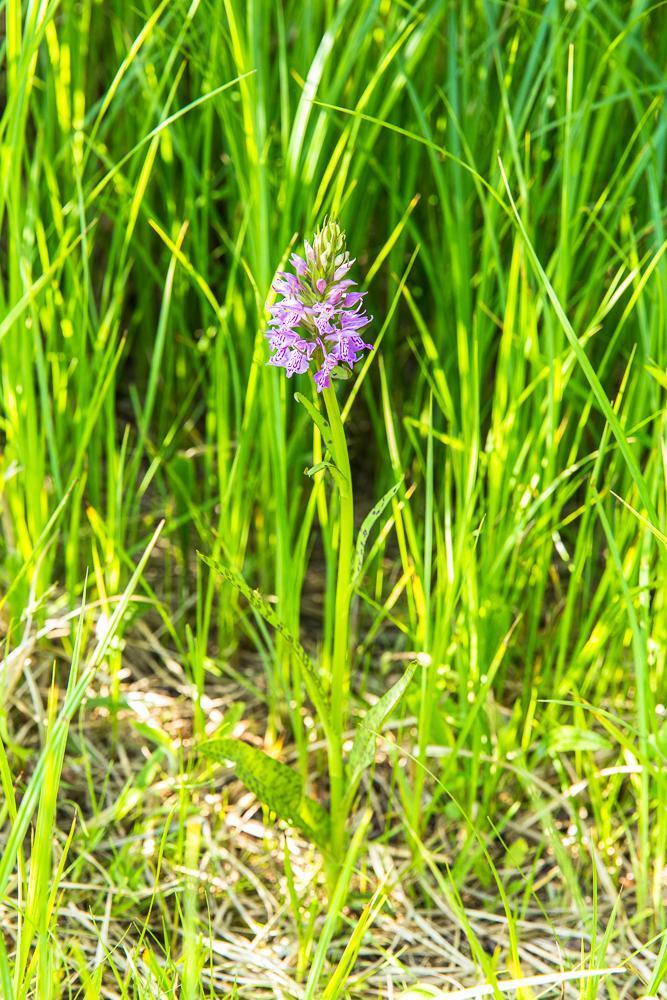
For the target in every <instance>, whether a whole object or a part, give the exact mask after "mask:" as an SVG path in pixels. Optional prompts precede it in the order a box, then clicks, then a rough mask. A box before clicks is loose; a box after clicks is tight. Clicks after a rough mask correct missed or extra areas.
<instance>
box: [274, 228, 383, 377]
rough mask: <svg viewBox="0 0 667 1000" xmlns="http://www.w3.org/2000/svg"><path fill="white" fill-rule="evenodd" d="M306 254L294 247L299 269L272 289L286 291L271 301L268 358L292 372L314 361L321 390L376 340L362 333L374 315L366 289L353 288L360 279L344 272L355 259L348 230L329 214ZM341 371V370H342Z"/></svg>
mask: <svg viewBox="0 0 667 1000" xmlns="http://www.w3.org/2000/svg"><path fill="white" fill-rule="evenodd" d="M304 251H305V259H304V258H303V257H300V256H299V255H298V254H296V253H293V254H292V256H291V257H290V264H291V265H292V267H293V268H294V271H295V272H296V273H294V274H293V273H291V272H289V271H279V272H278V274H277V275H276V277H275V279H274V282H273V289H274V291H275V292H277V293H278V294H279V295H281V296H282V298H281V299H280V301H278V302H275V303H274V304H273V305H272V306H271V307H270V310H269V311H270V313H271V319H270V320H269V329H268V331H267V334H266V336H267V338H268V341H269V347H270V348H271V351H272V352H273V353H272V355H271V357H270V358H269V361H268V364H270V365H275V366H277V367H280V368H284V369H285V371H286V373H287V377H288V378H291V377H292V375H303V374H304V373H305V372H307V371H308V370H310V369H311V367H312V366H313V365H314V367H315V372H314V375H313V377H314V379H315V384H316V386H317V391H318V392H322V390H323V389H328V388H329V386H330V385H331V379H332V378H337V377H341V375H343V374H344V369H343V368H342V366H343V365H347V366H348V367H349V368H350V369H351V368H353V367H354V365H355V364H356V363H357V361H359V359H360V356H361V355H362V354H363V352H364V351H372V350H373V345H372V344H368V343H366V342H365V341H364V340H363V339H362V338H361V337H360V336H359V332H358V331H359V330H362V329H363V328H364V327H365V326H368V324H369V323H370V322H371V320H372V316H368V315H367V313H366V312H365V311H364V295H365V294H366V293H365V292H356V291H351V289H352V288H353V286H354V285H355V284H356V282H354V281H352V280H351V279H349V278H346V277H345V276H346V275H347V274H348V272H349V271H350V269H351V267H352V265H353V264H354V260H351V259H350V255H349V253H348V252H347V250H346V249H345V233H344V232H343V231H342V229H341V228H340V226H339V225H338V223H337V222H335V221H334V220H333V219H329V220H328V221H327V220H326V219H325V221H324V225H323V226H322V228H321V229H319V230H318V231H317V232H316V234H315V237H314V239H313V243H312V246H311V244H310V243H308V241H307V240H305V241H304ZM337 372H338V373H339V374H337Z"/></svg>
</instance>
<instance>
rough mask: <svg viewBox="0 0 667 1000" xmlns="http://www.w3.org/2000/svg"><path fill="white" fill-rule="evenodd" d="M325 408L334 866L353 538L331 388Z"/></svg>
mask: <svg viewBox="0 0 667 1000" xmlns="http://www.w3.org/2000/svg"><path fill="white" fill-rule="evenodd" d="M323 395H324V405H325V406H326V409H327V416H328V418H329V424H330V427H331V436H332V439H333V455H332V459H333V461H334V463H335V465H336V467H337V468H338V471H339V472H340V473H341V476H340V477H338V476H336V482H337V485H338V495H339V497H340V508H339V517H338V566H337V575H336V601H335V612H334V640H333V658H332V664H331V695H330V697H331V730H332V738H331V741H330V749H329V781H330V786H331V787H330V794H331V850H332V854H333V860H334V864H339V863H340V860H341V858H342V856H343V852H344V846H345V821H346V818H347V817H346V815H345V802H344V791H345V789H344V775H343V732H344V729H345V721H346V716H347V701H348V693H349V687H350V667H349V653H350V601H351V598H352V591H351V587H350V582H351V579H352V554H353V544H354V542H353V538H354V501H353V497H352V475H351V472H350V459H349V456H348V452H347V441H346V439H345V430H344V428H343V421H342V419H341V415H340V409H339V407H338V400H337V399H336V393H335V391H334V389H333V388H329V389H325V390H324V393H323Z"/></svg>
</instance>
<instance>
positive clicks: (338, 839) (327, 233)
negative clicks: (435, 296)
mask: <svg viewBox="0 0 667 1000" xmlns="http://www.w3.org/2000/svg"><path fill="white" fill-rule="evenodd" d="M290 263H291V264H292V267H293V271H279V272H278V274H277V275H276V277H275V279H274V282H273V286H272V287H273V290H274V292H275V293H276V294H277V295H278V296H280V298H279V299H277V300H276V301H275V302H274V303H273V304H272V305H270V307H269V312H270V316H271V318H270V320H269V322H268V329H267V333H266V336H267V339H268V342H269V347H270V349H271V352H272V353H271V356H270V358H269V360H268V362H267V363H268V364H269V365H273V366H275V367H280V368H284V369H285V373H286V375H287V377H288V378H292V376H293V375H305V374H307V373H311V374H312V377H313V380H314V384H315V387H316V392H315V393H314V394H313V401H311V400H309V399H308V398H307V397H306V396H304V395H302V394H301V393H299V392H297V393H296V399H297V400H298V401H299V402H300V403H301V404H302V405H303V406H304V407H305V409H306V410H307V412H308V413H309V415H310V417H311V419H312V420H313V422H314V424H315V425H316V426H317V428H318V430H319V433H320V435H321V438H322V441H323V444H324V447H325V448H326V449H327V460H326V461H325V462H323V463H321V467H322V468H324V469H326V470H328V471H329V472H330V473H331V479H332V483H333V486H334V488H335V489H336V490H337V491H338V496H339V504H338V507H337V511H338V514H337V524H335V525H334V524H330V525H329V530H331V531H332V532H333V537H335V538H336V539H337V566H336V593H335V621H334V634H333V650H332V657H331V669H330V676H329V677H328V678H326V681H327V682H328V683H326V684H323V682H322V678H321V676H320V672H319V671H318V670H317V668H316V666H315V664H314V663H313V662H312V660H311V658H310V656H309V655H308V653H307V652H306V650H305V649H304V647H303V646H302V645H301V643H300V641H299V639H298V638H297V637H295V636H294V635H293V634H292V633H291V632H290V631H289V630H288V629H287V627H286V626H285V624H284V623H283V622H282V621H281V619H280V617H279V615H278V614H277V613H276V611H275V609H274V608H273V607H271V606H270V605H268V604H267V603H266V601H264V599H263V598H262V597H261V596H260V594H259V593H258V592H257V591H253V590H251V589H250V587H249V586H248V585H247V583H246V582H245V581H244V580H243V579H242V578H241V577H240V576H239V574H237V573H236V572H235V571H233V570H231V569H230V568H228V567H226V566H222V565H221V564H220V563H219V562H217V561H214V560H211V559H209V558H208V557H205V556H202V558H203V559H204V561H205V562H206V563H207V564H208V565H210V566H211V567H212V568H214V569H215V570H217V572H219V573H220V574H221V575H222V576H223V577H224V578H225V579H226V580H228V581H229V582H230V583H232V584H233V585H234V586H235V587H236V589H237V590H238V591H240V592H241V593H242V594H243V595H244V596H245V597H246V599H247V600H248V601H249V602H250V604H251V606H252V607H253V608H254V610H255V611H256V612H258V613H259V614H260V615H261V616H262V617H263V618H264V619H265V620H266V621H267V622H268V623H269V624H270V625H272V626H273V627H274V628H275V629H276V630H277V631H278V632H279V633H280V634H281V635H282V636H283V638H284V639H285V640H286V641H287V643H288V646H289V647H290V649H291V651H292V654H293V655H294V656H295V658H296V660H297V662H298V664H299V667H300V670H301V674H302V676H303V679H304V682H305V685H306V688H307V690H308V694H309V696H310V699H311V701H312V702H313V706H314V708H315V711H316V713H317V716H318V718H319V722H320V724H321V726H322V729H323V732H324V735H325V738H326V746H327V755H328V767H329V809H328V810H325V809H324V808H323V807H322V806H321V805H320V804H319V803H318V802H316V801H315V800H313V799H311V798H310V797H308V796H307V795H306V794H305V793H304V789H303V786H302V783H301V778H300V776H299V775H298V774H297V773H296V772H295V771H293V770H292V769H291V768H289V767H287V766H286V765H284V764H282V763H280V762H279V761H277V760H275V759H273V758H271V757H269V756H268V755H266V754H264V753H262V752H261V751H259V750H257V749H256V748H254V747H251V746H250V745H249V744H247V743H244V742H242V741H240V740H233V739H213V740H209V741H208V742H207V743H205V744H203V745H202V746H201V748H200V749H201V752H202V753H203V754H204V756H206V757H208V758H210V759H213V760H216V761H219V762H226V761H231V762H232V763H233V765H234V767H235V770H236V773H237V774H238V776H239V777H240V778H241V780H243V781H244V782H245V784H246V785H247V786H248V787H249V788H250V789H251V790H252V791H254V792H255V794H256V795H257V797H258V798H259V799H260V800H261V801H262V802H263V803H264V804H265V805H267V806H268V807H269V808H270V809H271V810H273V812H275V813H276V814H277V815H278V816H279V817H280V818H281V819H283V820H284V821H286V822H287V823H289V824H292V825H293V826H296V827H298V828H299V829H300V830H301V831H302V832H303V833H305V834H306V835H307V836H309V837H310V839H312V840H313V842H314V843H316V844H317V845H318V846H319V847H320V848H321V849H322V851H323V853H324V856H325V860H326V862H327V865H328V870H329V873H330V876H331V879H332V880H333V881H334V882H335V879H336V877H337V874H338V872H339V870H340V866H341V864H342V860H343V857H344V856H345V851H346V839H347V838H346V827H347V820H348V817H349V815H350V810H351V808H352V805H353V803H354V799H355V795H356V793H357V790H358V787H359V783H360V781H361V778H362V776H363V773H364V771H365V770H366V768H368V767H369V766H370V765H371V764H372V762H373V759H374V756H375V741H376V737H377V734H378V731H379V730H380V729H381V727H382V725H383V723H384V721H385V720H386V718H387V717H388V716H389V714H390V713H391V711H392V710H393V708H394V707H395V706H396V704H397V702H398V701H399V699H400V698H401V696H402V695H403V693H404V691H405V689H406V688H407V686H408V684H409V683H410V680H411V678H412V675H413V673H414V669H415V664H410V666H409V667H408V669H407V670H406V672H405V673H404V675H403V676H402V677H401V678H400V679H399V680H398V681H397V682H396V683H395V684H394V685H393V686H392V687H391V688H390V689H389V690H388V691H387V692H386V693H385V695H383V697H381V698H380V699H379V700H378V701H377V702H376V704H375V705H374V706H373V707H372V708H370V709H369V710H368V711H367V712H366V714H365V716H364V717H363V719H362V720H361V722H360V723H358V725H357V730H356V736H355V739H354V742H353V746H352V749H351V751H350V754H349V757H348V758H347V760H345V759H344V755H343V733H344V732H345V731H346V729H347V728H348V723H349V721H350V720H349V690H350V654H351V650H350V609H351V603H352V599H353V596H354V593H355V590H356V587H357V585H358V583H359V579H360V577H361V573H362V567H363V561H364V552H365V546H366V542H367V539H368V537H369V534H370V532H371V530H372V528H373V525H374V524H375V522H376V521H377V520H378V518H379V517H380V516H381V514H382V512H383V511H384V509H385V507H386V506H387V505H388V504H389V503H390V501H391V500H392V498H393V497H394V496H395V495H396V493H397V492H398V490H399V489H400V487H401V484H402V481H399V482H398V483H396V484H395V485H394V486H393V487H392V488H391V489H390V490H389V491H388V492H387V493H386V494H385V495H384V496H383V497H382V499H381V500H380V501H379V502H378V503H377V504H376V505H375V506H374V507H373V508H372V510H371V511H370V512H369V514H368V515H367V516H366V518H365V520H364V521H363V523H362V525H361V528H360V529H359V532H358V535H357V541H356V546H355V541H354V528H355V517H354V499H353V490H352V474H351V469H350V460H349V455H348V449H347V440H346V437H345V429H344V425H343V419H342V416H341V411H340V407H339V404H338V399H337V396H336V392H335V388H334V386H333V384H332V380H335V379H345V378H349V377H350V374H351V372H352V369H353V368H354V365H355V364H356V363H357V361H359V359H360V357H362V356H363V355H364V353H365V352H366V351H371V350H373V345H372V344H370V343H367V342H366V341H365V340H363V338H362V337H361V335H360V332H359V331H361V330H363V329H365V328H366V327H368V326H369V324H370V323H371V320H372V317H370V316H368V314H367V313H366V311H365V309H364V297H365V294H366V293H365V292H359V291H356V290H355V284H356V283H355V282H354V281H353V280H352V279H351V278H349V277H348V275H349V273H350V271H351V269H352V267H353V265H354V263H355V261H354V260H353V259H351V258H350V255H349V253H348V251H347V249H346V239H345V233H344V232H343V230H342V229H341V228H340V226H339V224H338V223H337V222H336V221H335V220H333V219H328V220H325V222H324V224H323V225H322V227H321V228H320V229H319V230H318V231H317V233H316V234H315V236H314V239H313V241H312V243H309V242H308V241H305V242H304V254H303V256H300V255H298V254H296V253H295V254H292V256H291V258H290ZM320 394H321V397H322V398H323V401H324V408H325V413H326V416H325V413H323V412H322V409H321V408H320V407H319V406H318V405H316V401H317V398H318V397H319V396H320ZM318 468H319V467H318ZM311 471H312V470H311ZM358 839H359V838H357V837H356V836H355V841H356V840H358Z"/></svg>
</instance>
